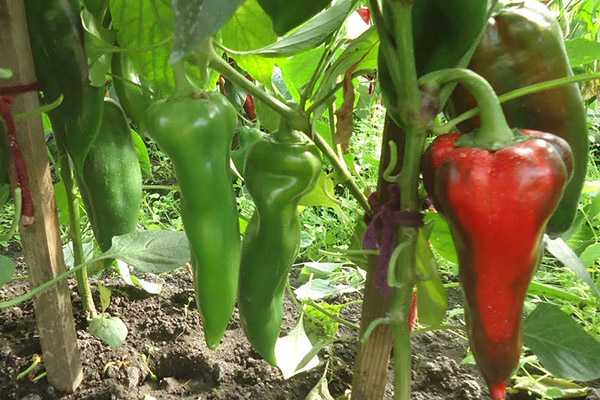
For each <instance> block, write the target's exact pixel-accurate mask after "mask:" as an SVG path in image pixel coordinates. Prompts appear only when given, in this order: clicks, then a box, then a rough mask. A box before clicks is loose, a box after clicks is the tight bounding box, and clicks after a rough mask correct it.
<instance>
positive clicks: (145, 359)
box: [0, 266, 597, 400]
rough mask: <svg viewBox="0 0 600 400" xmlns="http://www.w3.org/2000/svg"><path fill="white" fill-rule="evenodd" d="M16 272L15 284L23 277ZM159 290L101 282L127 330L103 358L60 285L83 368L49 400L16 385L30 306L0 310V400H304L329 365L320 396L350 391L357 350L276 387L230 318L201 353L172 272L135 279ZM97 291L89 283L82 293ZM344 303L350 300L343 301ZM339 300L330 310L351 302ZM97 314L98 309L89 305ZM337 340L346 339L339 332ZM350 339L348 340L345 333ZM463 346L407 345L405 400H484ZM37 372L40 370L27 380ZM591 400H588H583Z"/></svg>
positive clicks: (188, 288)
mask: <svg viewBox="0 0 600 400" xmlns="http://www.w3.org/2000/svg"><path fill="white" fill-rule="evenodd" d="M24 273H25V272H24V271H23V268H22V266H20V267H19V271H18V274H21V275H22V274H24ZM143 278H145V279H147V280H151V281H154V282H155V283H160V284H162V290H161V292H160V294H159V295H148V294H147V293H146V292H144V291H142V290H141V289H136V288H134V287H132V286H128V285H127V284H125V283H124V282H123V281H122V280H121V279H120V278H115V277H111V278H103V279H102V280H101V282H102V284H103V285H104V286H107V287H109V288H110V289H111V290H112V301H111V304H110V306H109V308H108V310H107V312H108V313H109V314H110V315H112V316H118V317H120V318H121V319H122V320H123V322H125V324H126V325H127V327H128V329H129V335H128V337H127V340H126V342H125V344H123V345H122V346H121V347H120V348H118V349H111V348H109V347H108V346H107V345H106V344H104V343H103V342H101V341H100V340H99V339H97V338H95V337H94V336H92V335H90V334H89V333H88V332H87V330H86V328H87V323H86V320H85V318H84V317H83V315H82V314H81V312H80V310H81V302H80V299H79V297H78V295H77V291H76V288H75V287H74V283H73V282H71V283H70V285H71V286H70V287H71V290H72V293H73V294H72V297H73V304H74V310H75V312H76V315H75V320H76V328H77V334H78V340H79V347H80V349H81V358H82V363H83V367H84V380H83V382H82V384H81V386H80V387H79V388H78V389H77V391H76V392H75V393H74V394H64V393H60V392H57V391H56V390H55V389H54V388H53V387H52V386H50V385H49V384H48V383H47V380H46V379H41V380H39V381H37V382H32V381H30V380H29V379H27V378H25V379H21V380H17V375H18V374H19V373H20V372H22V371H24V370H25V369H26V368H27V367H28V366H29V365H31V360H32V357H33V355H34V354H41V349H40V345H39V340H38V337H37V333H36V328H35V318H34V315H33V306H32V303H31V301H28V302H24V303H22V304H20V305H19V306H18V307H14V308H11V309H5V310H0V371H1V373H0V399H2V400H4V399H7V400H8V399H11V400H12V399H19V400H21V399H27V400H38V399H48V400H53V399H68V400H83V399H96V400H104V399H106V400H108V399H143V398H144V396H147V397H146V398H150V397H149V396H152V397H154V398H155V399H161V400H170V399H190V400H192V399H194V400H198V399H202V400H211V399H227V400H238V399H239V400H242V399H257V400H304V399H305V398H306V395H307V394H308V392H309V391H310V390H311V388H312V387H313V386H314V385H315V384H316V383H317V382H318V381H319V379H320V378H321V376H322V374H323V370H324V368H325V361H328V362H329V371H330V372H331V373H330V375H329V376H328V378H329V389H330V392H331V394H332V395H333V396H334V397H335V398H340V397H342V396H343V395H344V393H347V392H348V391H349V390H350V389H351V382H352V363H353V360H354V357H355V355H356V351H357V348H358V345H357V342H356V341H353V342H348V341H344V342H343V344H336V345H334V346H330V347H329V348H326V349H325V352H324V354H322V355H321V360H322V363H321V365H319V367H318V368H315V369H313V370H310V371H308V372H305V373H302V374H299V375H296V376H294V377H292V378H290V379H288V380H284V379H283V378H282V376H281V373H280V372H279V370H278V369H277V368H274V367H271V366H270V365H269V364H267V363H266V362H265V361H264V360H262V359H261V358H260V357H259V356H258V354H257V353H256V352H255V351H254V350H252V348H251V347H250V345H249V343H248V341H247V340H246V338H245V336H244V333H243V331H242V328H241V326H240V323H239V318H238V315H237V312H236V313H235V314H234V316H233V320H232V322H231V324H230V326H229V328H228V330H227V332H226V334H225V337H224V339H223V341H222V344H221V345H220V346H219V347H218V349H217V350H216V351H211V350H209V349H208V348H207V347H206V345H205V343H204V336H203V333H202V321H201V318H200V315H199V313H198V312H197V310H196V309H195V308H194V302H193V287H192V280H191V276H190V274H189V273H188V271H187V270H185V269H179V270H177V271H174V272H172V273H169V274H164V275H161V276H154V275H152V276H143ZM97 282H98V281H93V282H92V286H95V285H97ZM28 288H29V284H28V282H27V280H26V279H17V280H13V281H11V282H10V283H9V284H7V285H5V286H4V287H3V288H2V289H0V299H1V300H6V299H9V298H13V297H15V296H18V295H20V294H22V293H24V292H26V291H27V290H28ZM352 296H354V298H352ZM356 297H357V295H356V294H354V295H353V294H347V295H344V296H340V298H338V299H337V301H338V302H347V301H349V300H351V299H356ZM97 304H99V301H97ZM285 307H286V310H285V312H284V316H285V320H284V322H283V331H284V332H287V331H289V330H291V329H292V328H293V326H294V325H295V323H296V320H297V318H298V315H299V312H298V309H297V308H296V307H295V306H294V304H293V303H292V302H291V301H286V303H285ZM343 317H344V318H347V319H350V320H353V321H354V322H358V321H359V319H360V308H359V306H351V307H348V308H345V311H344V314H343ZM342 329H345V331H343V332H342V333H343V334H344V335H350V334H353V332H351V331H350V330H349V329H348V328H345V327H343V328H342ZM354 334H355V333H354ZM466 349H467V345H466V341H465V339H464V338H461V337H460V336H459V335H456V334H455V333H450V332H427V333H425V334H422V335H420V336H418V337H417V338H416V339H415V340H414V341H413V354H414V356H413V366H414V368H413V391H414V394H413V399H415V400H425V399H427V400H434V399H435V400H442V399H443V400H476V399H477V400H479V399H489V397H488V396H487V394H486V388H485V385H484V384H483V382H482V381H481V378H480V377H479V375H478V373H477V371H476V369H475V367H474V366H472V365H461V364H460V361H461V360H462V359H463V358H464V356H465V354H466ZM41 372H43V366H40V367H39V368H38V369H37V370H36V371H34V374H33V376H37V375H39V374H40V373H41ZM392 397H393V375H392V371H391V369H390V370H389V373H388V387H387V392H386V399H392ZM593 398H596V399H597V397H589V399H593Z"/></svg>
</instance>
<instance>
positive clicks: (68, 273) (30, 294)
mask: <svg viewBox="0 0 600 400" xmlns="http://www.w3.org/2000/svg"><path fill="white" fill-rule="evenodd" d="M104 258H109V257H106V256H98V257H96V258H94V259H92V260H88V261H86V262H84V263H83V264H80V265H77V266H75V267H73V268H71V269H70V270H68V271H65V272H63V273H62V274H60V275H58V276H57V277H56V278H54V279H51V280H49V281H46V282H44V283H42V284H41V285H40V286H38V287H36V288H33V289H31V290H30V291H28V292H26V293H25V294H22V295H21V296H18V297H15V298H14V299H12V300H8V301H3V302H1V303H0V310H2V309H4V308H10V307H14V306H16V305H17V304H20V303H22V302H24V301H25V300H29V299H30V298H32V297H33V296H35V295H36V294H38V293H40V292H43V291H44V290H46V289H48V288H49V287H50V286H52V285H56V284H57V283H58V282H60V281H62V280H63V279H65V278H67V277H69V276H71V275H73V274H77V273H78V272H79V271H81V270H82V269H84V268H85V267H86V266H87V265H88V264H91V263H93V262H96V261H98V260H101V259H104Z"/></svg>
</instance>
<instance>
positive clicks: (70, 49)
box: [25, 0, 104, 172]
mask: <svg viewBox="0 0 600 400" xmlns="http://www.w3.org/2000/svg"><path fill="white" fill-rule="evenodd" d="M81 7H82V3H81V1H79V0H27V1H25V9H26V13H27V27H28V29H29V40H30V42H31V50H32V52H33V60H34V63H35V73H36V76H37V78H38V79H39V80H40V81H41V82H42V85H43V91H44V96H45V100H46V102H48V103H49V102H52V101H55V100H56V99H57V98H58V97H59V96H60V95H61V94H62V95H63V96H64V98H63V101H62V103H61V104H60V106H58V107H57V108H55V109H54V110H52V111H50V112H48V116H49V117H50V122H51V123H52V129H53V131H54V133H55V136H56V139H57V140H59V141H60V142H61V143H63V145H64V146H65V148H66V149H67V152H68V153H69V156H70V157H71V159H72V160H73V164H74V165H75V170H77V171H79V172H81V170H82V168H83V162H84V160H85V157H86V155H87V153H88V151H89V150H90V147H91V146H92V143H94V140H95V139H96V136H98V132H99V130H100V125H101V123H102V112H103V107H104V87H93V86H91V85H90V81H89V69H88V63H87V57H86V54H85V50H84V44H83V28H82V26H81V21H80V18H79V12H80V10H81Z"/></svg>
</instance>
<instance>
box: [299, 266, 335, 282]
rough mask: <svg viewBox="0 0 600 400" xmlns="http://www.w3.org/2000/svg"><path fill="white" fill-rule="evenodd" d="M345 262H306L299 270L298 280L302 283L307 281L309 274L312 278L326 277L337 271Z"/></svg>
mask: <svg viewBox="0 0 600 400" xmlns="http://www.w3.org/2000/svg"><path fill="white" fill-rule="evenodd" d="M343 265H345V263H324V262H306V263H304V267H303V268H302V270H301V271H300V276H299V277H298V280H299V281H300V282H302V283H306V282H308V280H309V278H310V276H311V275H312V276H313V278H327V277H329V276H331V274H333V273H334V272H335V271H338V270H339V269H340V268H342V266H343Z"/></svg>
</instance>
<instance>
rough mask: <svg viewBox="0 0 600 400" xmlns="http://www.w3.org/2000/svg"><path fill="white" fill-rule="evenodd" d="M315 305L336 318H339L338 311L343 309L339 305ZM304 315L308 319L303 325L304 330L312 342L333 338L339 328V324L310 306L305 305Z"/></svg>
mask: <svg viewBox="0 0 600 400" xmlns="http://www.w3.org/2000/svg"><path fill="white" fill-rule="evenodd" d="M317 305H318V306H319V307H321V308H323V309H324V310H326V311H327V312H329V313H330V314H332V315H335V316H337V317H339V316H340V311H341V310H342V308H343V307H344V306H343V305H339V304H338V305H330V304H327V303H317ZM304 313H305V314H306V315H307V316H308V317H309V318H307V320H306V322H305V323H304V324H305V330H306V332H307V334H308V337H309V338H310V339H312V341H313V342H317V341H318V340H317V339H326V338H335V336H336V335H337V332H338V329H339V327H340V323H339V322H337V321H335V320H333V319H331V318H330V317H329V316H327V315H325V314H323V313H322V312H321V311H320V310H317V309H316V308H314V307H313V306H311V305H310V304H307V305H306V307H305V308H304Z"/></svg>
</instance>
